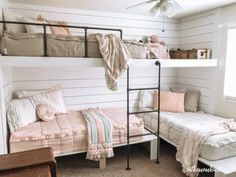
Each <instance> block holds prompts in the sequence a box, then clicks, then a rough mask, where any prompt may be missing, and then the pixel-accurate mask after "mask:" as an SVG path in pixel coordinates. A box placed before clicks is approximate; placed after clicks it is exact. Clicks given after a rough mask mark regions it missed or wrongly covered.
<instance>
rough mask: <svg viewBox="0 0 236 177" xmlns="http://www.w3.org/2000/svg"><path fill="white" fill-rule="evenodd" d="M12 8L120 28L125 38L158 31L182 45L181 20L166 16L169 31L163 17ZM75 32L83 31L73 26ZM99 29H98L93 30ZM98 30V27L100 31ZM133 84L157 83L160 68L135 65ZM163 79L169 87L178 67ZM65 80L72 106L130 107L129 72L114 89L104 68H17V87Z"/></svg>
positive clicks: (135, 99)
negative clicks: (137, 66)
mask: <svg viewBox="0 0 236 177" xmlns="http://www.w3.org/2000/svg"><path fill="white" fill-rule="evenodd" d="M9 9H10V11H12V12H14V13H18V14H22V15H27V16H31V17H37V16H38V15H39V14H41V15H42V16H44V17H45V18H47V19H50V20H64V21H67V22H68V23H69V24H70V25H80V26H95V27H105V28H119V29H122V30H123V37H124V38H125V39H137V40H139V39H141V38H142V37H143V36H147V35H153V34H157V35H158V36H159V38H160V40H163V41H165V42H166V45H167V46H168V47H173V46H175V47H176V46H178V44H179V39H178V21H177V20H173V19H168V20H167V19H165V22H166V24H165V32H161V30H162V18H159V19H154V18H152V17H147V16H139V15H128V14H116V13H105V12H95V11H84V10H73V9H62V8H53V7H44V6H32V5H21V4H9ZM72 32H73V34H74V35H83V33H81V32H82V31H78V30H74V29H73V30H72ZM90 32H95V31H90ZM96 32H98V31H96ZM130 73H131V85H133V86H135V87H150V86H154V84H157V81H158V80H157V77H156V76H157V70H153V69H150V68H136V69H131V71H130ZM162 73H163V74H162V79H161V82H162V84H163V87H164V88H165V87H166V88H167V87H169V86H170V85H172V84H175V82H176V77H175V76H176V70H175V69H165V70H163V72H162ZM54 84H61V85H62V88H63V94H64V98H65V103H66V106H67V108H68V109H81V108H87V107H97V106H100V107H111V106H122V107H126V75H125V74H124V75H123V76H122V77H121V79H120V88H119V90H118V91H116V92H111V91H109V90H108V89H107V88H106V84H105V78H104V69H103V68H54V69H51V68H50V69H47V68H31V69H30V68H18V69H16V68H15V69H14V70H13V86H14V90H23V89H27V90H29V89H33V90H35V89H36V90H40V89H45V88H48V87H51V86H52V85H54ZM137 102H138V94H137V92H134V93H132V94H131V106H132V107H134V108H136V107H137Z"/></svg>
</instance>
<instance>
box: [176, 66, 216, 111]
mask: <svg viewBox="0 0 236 177" xmlns="http://www.w3.org/2000/svg"><path fill="white" fill-rule="evenodd" d="M215 72H216V69H215V68H185V69H184V70H183V69H178V70H177V81H176V82H177V85H178V86H179V87H183V88H187V89H192V90H198V91H200V92H201V96H200V103H199V108H200V110H202V111H205V112H209V113H212V112H213V108H212V100H213V97H214V91H215V90H214V89H215V88H214V82H215V80H214V78H215Z"/></svg>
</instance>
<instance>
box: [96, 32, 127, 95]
mask: <svg viewBox="0 0 236 177" xmlns="http://www.w3.org/2000/svg"><path fill="white" fill-rule="evenodd" d="M96 38H97V40H98V44H99V50H100V52H101V55H102V57H103V61H104V67H105V77H106V83H107V87H108V88H109V89H110V90H112V91H115V90H117V89H118V79H119V77H120V75H121V74H122V73H123V72H124V71H125V70H126V69H127V68H128V66H129V62H130V60H131V56H130V53H129V51H128V49H127V47H126V46H125V44H124V42H123V41H122V39H120V38H119V37H117V36H115V35H113V34H107V35H101V34H96Z"/></svg>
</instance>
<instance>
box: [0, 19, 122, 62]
mask: <svg viewBox="0 0 236 177" xmlns="http://www.w3.org/2000/svg"><path fill="white" fill-rule="evenodd" d="M0 23H2V24H3V25H4V26H5V24H15V25H17V24H18V25H35V26H42V27H43V47H44V56H45V57H48V55H47V27H50V26H53V27H64V28H75V29H83V30H84V42H85V56H84V57H86V58H87V57H89V56H88V30H101V31H118V32H120V38H121V39H122V37H123V32H122V29H114V28H99V27H88V26H73V25H72V26H71V25H56V24H44V23H26V22H15V21H0Z"/></svg>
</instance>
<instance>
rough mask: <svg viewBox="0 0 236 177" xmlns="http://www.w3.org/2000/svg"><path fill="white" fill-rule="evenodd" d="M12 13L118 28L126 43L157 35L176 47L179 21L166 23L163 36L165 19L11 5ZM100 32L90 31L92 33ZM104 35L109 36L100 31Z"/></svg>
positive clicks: (167, 43)
mask: <svg viewBox="0 0 236 177" xmlns="http://www.w3.org/2000/svg"><path fill="white" fill-rule="evenodd" d="M9 9H10V10H11V11H12V12H15V13H17V14H22V15H27V16H31V17H37V16H38V15H39V14H41V15H43V16H44V17H45V18H47V19H49V20H52V21H67V22H68V23H69V24H70V25H79V26H95V27H102V28H118V29H122V30H123V36H124V38H125V39H136V40H140V39H141V38H142V37H143V36H150V35H153V34H156V35H158V36H159V39H160V40H163V41H164V42H165V43H166V45H167V46H168V47H177V46H178V44H179V39H178V34H179V31H178V20H174V19H165V32H162V27H163V23H162V18H157V19H155V18H152V17H148V16H140V15H128V14H116V13H106V12H94V11H84V10H73V9H70V10H68V9H63V8H53V7H44V6H33V5H21V4H14V3H10V4H9ZM71 31H72V34H73V35H83V31H81V30H78V29H71ZM95 32H96V33H97V32H99V31H94V30H89V33H95ZM101 33H110V32H107V31H101Z"/></svg>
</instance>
